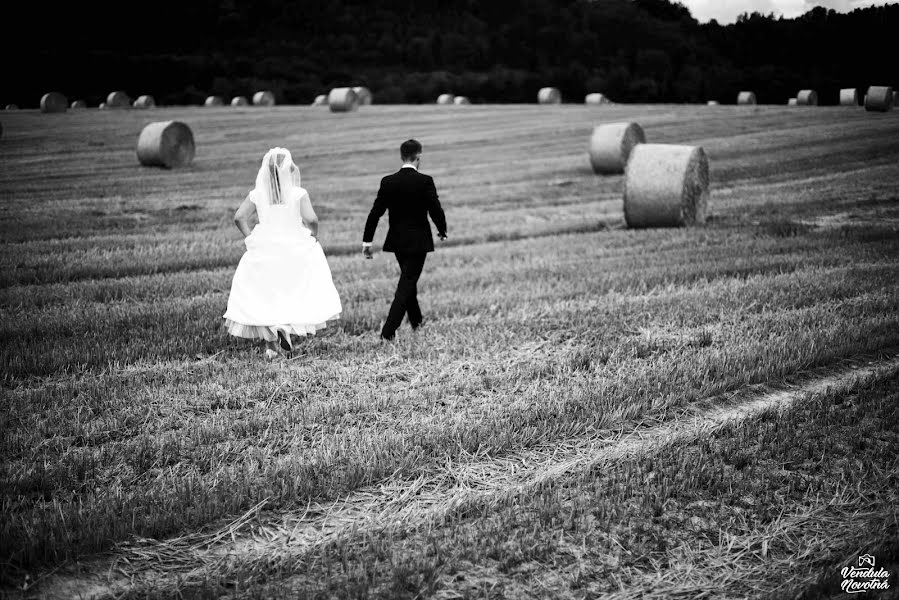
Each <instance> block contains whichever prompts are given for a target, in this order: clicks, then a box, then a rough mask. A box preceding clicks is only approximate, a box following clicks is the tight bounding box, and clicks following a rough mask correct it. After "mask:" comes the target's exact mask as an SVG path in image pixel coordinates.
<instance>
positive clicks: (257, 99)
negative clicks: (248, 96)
mask: <svg viewBox="0 0 899 600" xmlns="http://www.w3.org/2000/svg"><path fill="white" fill-rule="evenodd" d="M274 105H275V94H274V92H270V91H268V90H262V91H259V92H256V93H255V94H253V106H274Z"/></svg>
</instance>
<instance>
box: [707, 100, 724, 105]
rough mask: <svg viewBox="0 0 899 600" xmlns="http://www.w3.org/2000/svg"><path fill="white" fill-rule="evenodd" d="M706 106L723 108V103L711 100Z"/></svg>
mask: <svg viewBox="0 0 899 600" xmlns="http://www.w3.org/2000/svg"><path fill="white" fill-rule="evenodd" d="M706 106H721V103H720V102H718V101H717V100H709V101H708V102H706Z"/></svg>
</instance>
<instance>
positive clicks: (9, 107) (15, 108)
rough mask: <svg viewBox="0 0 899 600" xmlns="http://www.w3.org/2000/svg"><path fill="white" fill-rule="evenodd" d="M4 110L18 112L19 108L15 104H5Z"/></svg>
mask: <svg viewBox="0 0 899 600" xmlns="http://www.w3.org/2000/svg"><path fill="white" fill-rule="evenodd" d="M6 110H19V106H18V105H16V104H7V105H6Z"/></svg>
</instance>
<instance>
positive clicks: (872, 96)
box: [865, 85, 893, 112]
mask: <svg viewBox="0 0 899 600" xmlns="http://www.w3.org/2000/svg"><path fill="white" fill-rule="evenodd" d="M891 108H893V88H891V87H890V86H888V85H872V86H871V87H869V88H868V93H867V95H865V110H867V111H876V112H887V111H888V110H890V109H891Z"/></svg>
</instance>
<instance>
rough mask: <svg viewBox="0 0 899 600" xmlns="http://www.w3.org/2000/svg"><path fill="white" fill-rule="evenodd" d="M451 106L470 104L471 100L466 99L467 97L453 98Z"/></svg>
mask: <svg viewBox="0 0 899 600" xmlns="http://www.w3.org/2000/svg"><path fill="white" fill-rule="evenodd" d="M453 104H455V105H456V106H462V105H463V104H471V100H469V99H468V96H456V97H455V98H453Z"/></svg>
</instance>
